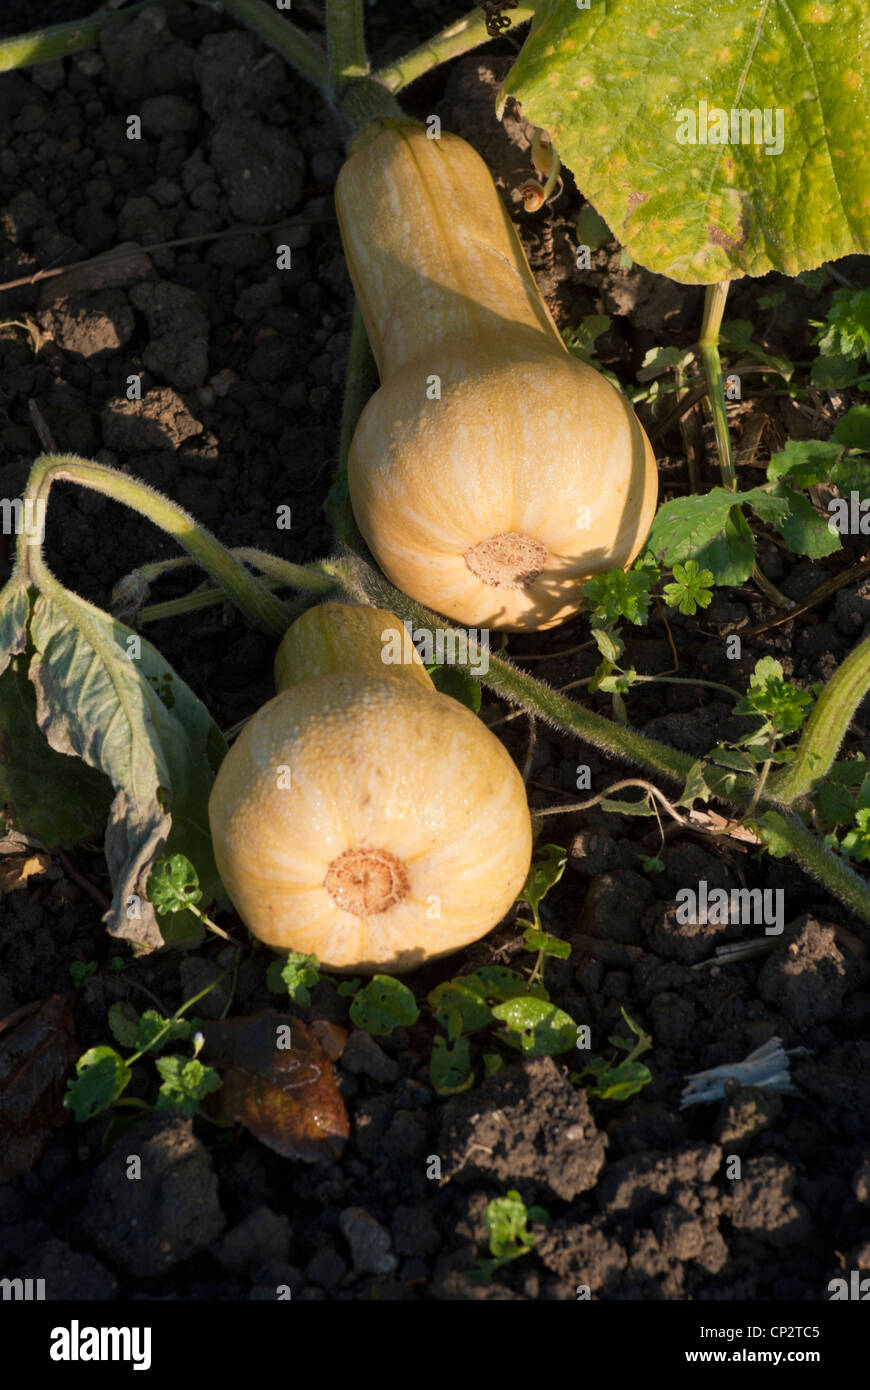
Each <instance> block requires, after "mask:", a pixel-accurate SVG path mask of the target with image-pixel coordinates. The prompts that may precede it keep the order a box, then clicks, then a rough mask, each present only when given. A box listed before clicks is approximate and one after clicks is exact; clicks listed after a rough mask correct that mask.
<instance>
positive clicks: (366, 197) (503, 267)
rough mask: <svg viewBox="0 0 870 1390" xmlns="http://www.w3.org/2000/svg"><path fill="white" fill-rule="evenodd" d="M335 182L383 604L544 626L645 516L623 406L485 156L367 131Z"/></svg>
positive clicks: (362, 512)
mask: <svg viewBox="0 0 870 1390" xmlns="http://www.w3.org/2000/svg"><path fill="white" fill-rule="evenodd" d="M351 148H352V150H353V152H352V153H351V154H350V156H349V158H348V159H347V161H346V162H345V164H344V166H343V168H342V169H341V172H340V174H339V177H338V182H337V184H336V193H335V201H336V209H337V212H338V219H339V224H340V227H341V235H342V240H343V243H344V249H345V253H346V256H347V262H348V267H349V271H350V276H351V280H352V282H353V285H354V289H355V291H356V294H357V297H358V300H359V304H360V309H361V312H362V315H363V319H364V321H365V325H366V329H367V331H368V335H369V339H370V341H371V344H372V349H373V351H374V355H375V359H376V361H377V365H378V369H379V372H380V377H381V386H380V388H379V390H378V391H377V392H376V393H375V395H374V396H373V397H372V398H371V400H370V401H369V402H368V404H367V405H366V407H365V409H364V411H363V413H362V416H361V418H360V421H359V425H358V427H357V430H356V433H355V435H354V438H353V442H352V446H351V450H350V457H349V460H348V483H349V488H350V496H351V503H352V506H353V511H354V515H355V517H356V520H357V523H358V525H359V528H360V530H361V531H362V533H363V536H364V537H365V539H366V541H367V543H368V545H369V547H370V549H371V551H372V553H373V554H374V556H375V557H376V559H377V560H378V562H379V564H380V565H381V568H382V569H383V570H384V573H385V574H386V575H387V576H388V577H389V578H390V579H391V580H392V581H393V583H394V584H396V585H397V586H398V587H399V588H400V589H403V590H404V591H405V592H406V593H408V594H410V595H411V596H412V597H413V598H415V599H418V600H419V601H420V602H422V603H425V604H427V605H429V606H430V607H432V608H434V609H436V610H437V611H438V612H440V613H444V614H446V615H447V616H448V617H450V618H453V619H454V620H456V621H457V622H459V623H462V624H464V625H466V626H468V627H495V628H508V629H515V630H522V629H535V628H546V627H552V626H553V625H554V624H556V623H559V622H562V621H564V619H565V618H567V617H569V616H570V615H571V614H572V613H574V612H576V611H577V609H578V608H579V606H580V596H581V588H582V585H583V582H584V581H585V579H586V578H588V577H589V576H590V575H592V574H594V573H597V572H599V571H601V570H605V569H612V568H615V567H618V566H624V567H627V566H628V565H629V564H630V563H631V562H632V560H633V559H634V558H635V556H636V555H637V554H638V552H639V550H640V548H641V546H642V544H643V542H644V540H645V538H646V535H647V532H648V530H649V527H650V524H651V522H652V518H653V515H654V513H655V508H656V498H657V487H658V476H657V470H656V464H655V458H654V456H653V452H652V449H651V447H650V444H649V441H648V439H647V437H646V435H645V434H644V431H643V429H642V428H641V426H640V424H639V422H638V420H637V418H636V417H635V415H634V412H633V411H632V409H631V406H630V404H629V402H628V400H627V399H626V398H625V397H624V396H622V395H621V393H620V392H619V391H617V390H616V389H615V388H614V387H613V386H611V385H610V383H609V382H608V381H606V380H605V378H604V377H603V376H601V374H600V373H599V372H596V371H594V370H593V368H591V367H589V366H586V365H585V364H584V363H582V362H579V361H577V360H576V358H574V357H572V356H571V354H570V353H569V352H568V350H567V349H566V347H565V345H564V343H563V342H562V339H561V337H560V336H559V333H558V330H557V329H556V326H555V324H554V322H553V319H552V317H551V315H550V313H549V310H548V309H547V306H546V305H545V304H544V302H543V300H542V298H541V296H540V294H539V292H538V289H537V286H536V284H535V281H534V277H533V275H532V272H531V270H530V268H529V265H528V262H527V260H526V257H525V254H524V252H523V248H522V246H521V244H520V241H519V238H518V237H517V234H516V232H515V230H514V227H513V224H512V223H511V220H510V218H509V217H508V215H507V213H506V211H505V209H504V207H503V205H502V202H501V199H500V197H499V195H498V191H497V189H496V187H495V185H494V183H493V181H492V178H491V177H490V174H489V171H488V169H487V168H486V165H485V164H484V162H483V160H481V158H480V157H479V155H478V154H477V153H476V152H475V151H474V150H473V149H472V148H471V146H470V145H468V144H467V143H466V142H465V141H464V140H461V139H459V138H458V137H457V136H454V135H450V134H447V133H443V134H442V135H441V137H440V139H437V140H430V139H429V138H428V136H427V133H426V129H425V128H424V127H423V126H421V125H418V124H417V123H416V122H413V121H399V120H385V121H382V122H380V123H378V124H377V125H375V126H373V127H371V128H370V129H369V130H368V131H367V132H366V133H365V134H364V135H363V136H362V137H360V138H358V140H357V141H356V143H355V145H353V146H352V147H351Z"/></svg>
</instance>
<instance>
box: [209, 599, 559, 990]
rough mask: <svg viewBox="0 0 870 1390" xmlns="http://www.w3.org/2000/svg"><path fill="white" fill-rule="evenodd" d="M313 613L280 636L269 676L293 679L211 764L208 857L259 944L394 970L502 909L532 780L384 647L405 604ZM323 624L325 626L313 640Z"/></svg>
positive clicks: (525, 863) (479, 929) (526, 829)
mask: <svg viewBox="0 0 870 1390" xmlns="http://www.w3.org/2000/svg"><path fill="white" fill-rule="evenodd" d="M340 608H343V609H344V612H343V613H341V614H340V615H339V620H338V621H334V622H333V624H332V625H331V627H330V625H329V613H328V610H332V614H333V619H335V618H336V614H335V610H336V609H340ZM319 612H320V610H311V611H310V612H309V613H308V614H305V615H303V618H302V619H299V620H298V622H297V623H296V624H294V625H293V628H291V629H290V633H289V634H288V636H287V637H286V638H285V641H284V643H283V644H282V649H283V653H284V657H283V661H282V662H279V665H280V670H279V680H280V679H281V678H282V674H283V677H284V678H285V679H289V678H293V677H298V678H299V683H297V684H292V685H289V686H288V688H286V689H285V690H283V691H282V692H281V693H280V694H279V695H277V696H276V697H275V698H274V699H273V700H270V701H269V703H268V704H266V705H265V706H264V707H263V708H262V709H261V710H259V711H258V712H257V714H255V715H254V717H253V718H252V719H251V720H250V721H249V723H248V724H247V725H246V726H245V728H244V729H243V730H242V732H241V734H240V735H239V738H238V739H237V740H236V742H235V743H234V744H233V745H232V747H231V748H230V750H229V753H228V754H227V756H226V758H225V759H224V761H223V763H222V765H221V767H220V769H219V771H218V774H217V778H216V780H215V784H214V787H213V789H212V794H211V799H210V802H209V820H210V824H211V831H212V840H213V844H214V851H215V859H216V862H217V866H218V870H219V872H220V875H221V879H222V881H223V884H224V887H225V888H226V890H227V893H228V894H229V897H230V898H231V900H232V902H233V903H234V905H235V907H236V909H237V911H238V913H239V916H240V917H241V918H242V920H243V922H244V923H245V925H246V926H247V927H248V928H249V930H250V931H251V932H253V934H254V935H255V936H257V937H259V938H260V940H262V941H264V942H266V943H267V944H268V945H270V946H273V947H275V948H276V949H280V950H290V951H300V952H304V953H307V954H308V953H310V954H315V955H316V956H317V957H318V959H319V961H320V962H321V964H322V965H323V966H324V967H325V968H326V969H328V970H334V971H338V972H359V973H368V974H371V973H374V972H376V971H385V972H387V973H401V972H404V971H408V970H411V969H413V968H415V967H416V966H418V965H421V964H422V963H423V962H424V961H428V960H433V959H436V958H437V957H439V956H443V955H447V954H449V953H451V952H453V951H456V950H459V949H460V948H461V947H462V946H465V945H468V944H469V943H470V942H472V941H476V940H477V939H478V938H479V937H481V936H483V935H484V934H485V933H486V932H487V931H489V930H490V928H491V927H493V926H494V925H495V924H496V923H497V922H498V921H500V920H501V918H502V917H503V916H504V915H505V913H506V912H507V911H508V909H509V908H510V906H511V904H512V903H513V902H514V900H515V898H516V896H517V894H518V892H519V890H520V889H521V887H522V885H523V883H524V881H525V877H526V874H527V873H528V868H529V863H530V859H531V846H532V832H531V820H530V816H529V810H528V805H527V802H526V795H525V787H524V785H523V781H522V778H521V776H520V774H519V772H518V771H517V768H516V766H515V764H514V762H513V760H512V759H511V757H510V755H509V754H508V752H507V750H506V749H505V748H504V747H503V745H502V744H501V743H500V742H499V740H498V739H497V738H496V737H495V735H494V734H492V733H490V732H489V730H488V729H487V728H486V727H485V726H484V725H483V723H482V722H481V721H480V720H479V719H478V718H477V716H476V715H474V714H473V713H472V711H471V710H469V709H467V708H466V707H465V706H464V705H461V704H460V703H459V702H458V701H456V700H453V699H451V698H450V697H449V696H446V695H441V694H439V693H438V692H436V691H435V689H434V687H433V686H432V684H431V681H430V679H429V676H428V675H427V673H426V671H425V668H423V666H422V664H420V662H419V657H417V658H416V663H415V662H414V660H413V659H410V660H409V661H408V662H407V663H406V664H405V665H402V666H391V665H388V664H383V663H382V662H380V660H379V658H378V657H377V652H378V651H380V650H381V645H382V634H383V633H384V632H388V631H389V630H390V628H391V627H392V628H393V630H395V628H396V627H399V629H401V625H400V624H399V623H398V619H396V618H395V617H394V616H393V615H392V614H384V613H380V612H379V611H378V610H371V609H355V608H348V607H346V606H344V605H332V604H330V605H324V610H323V615H321V616H318V613H319ZM320 625H323V627H322V629H321V630H323V631H326V630H329V636H328V637H327V638H326V639H325V640H324V641H323V642H322V643H321V644H320V645H318V642H317V631H318V627H319V626H320ZM294 629H298V638H299V640H298V642H295V641H294V638H293V633H294ZM414 656H415V657H416V653H414ZM375 662H377V665H375ZM354 666H357V667H358V669H357V670H356V671H355V672H354V669H353V668H354ZM378 666H381V667H382V670H378ZM337 667H342V668H343V669H344V673H343V674H338V673H337ZM313 671H317V672H319V674H314V675H312V674H311V673H312V672H313ZM421 677H422V679H421Z"/></svg>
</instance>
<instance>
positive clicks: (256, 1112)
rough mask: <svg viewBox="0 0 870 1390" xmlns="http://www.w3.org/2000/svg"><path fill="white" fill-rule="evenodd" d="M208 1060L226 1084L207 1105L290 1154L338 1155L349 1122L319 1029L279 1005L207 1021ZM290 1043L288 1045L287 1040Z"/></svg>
mask: <svg viewBox="0 0 870 1390" xmlns="http://www.w3.org/2000/svg"><path fill="white" fill-rule="evenodd" d="M202 1033H203V1036H204V1037H205V1047H204V1049H203V1053H202V1060H203V1061H204V1062H206V1063H208V1065H209V1066H212V1067H214V1068H215V1069H216V1070H217V1071H218V1072H219V1073H220V1076H221V1080H222V1082H223V1085H222V1087H221V1089H220V1090H219V1091H216V1092H215V1093H214V1094H213V1095H211V1096H209V1098H208V1101H207V1109H208V1110H209V1112H210V1113H211V1114H212V1115H213V1116H214V1118H215V1119H217V1120H219V1121H222V1122H223V1123H227V1124H231V1123H236V1124H242V1125H244V1126H245V1128H246V1129H249V1130H250V1131H251V1133H252V1134H253V1135H254V1136H255V1137H256V1138H257V1139H259V1140H260V1142H261V1143H262V1144H265V1145H267V1147H268V1148H270V1149H274V1150H275V1152H276V1153H279V1154H282V1155H283V1156H284V1157H285V1158H301V1159H304V1160H305V1161H306V1162H309V1163H316V1162H319V1161H320V1160H322V1159H324V1158H333V1159H334V1158H338V1157H339V1156H340V1155H341V1152H342V1149H343V1148H344V1145H345V1142H346V1140H347V1137H348V1135H349V1133H350V1122H349V1120H348V1116H347V1110H346V1109H345V1105H344V1101H343V1100H342V1098H341V1094H340V1092H339V1089H338V1086H337V1085H336V1082H335V1077H334V1075H333V1072H332V1066H331V1065H330V1062H329V1058H328V1057H327V1055H326V1053H325V1052H324V1050H323V1048H322V1047H321V1045H320V1043H319V1041H318V1040H317V1038H316V1037H315V1035H314V1034H313V1032H312V1031H311V1030H310V1029H308V1028H306V1026H305V1024H304V1023H302V1022H301V1021H300V1020H299V1019H298V1018H295V1017H294V1016H293V1015H292V1014H279V1013H276V1011H275V1010H274V1009H265V1010H264V1011H263V1013H260V1014H253V1015H252V1016H251V1017H250V1018H232V1019H224V1020H223V1021H222V1022H220V1023H204V1024H202ZM288 1044H289V1045H288Z"/></svg>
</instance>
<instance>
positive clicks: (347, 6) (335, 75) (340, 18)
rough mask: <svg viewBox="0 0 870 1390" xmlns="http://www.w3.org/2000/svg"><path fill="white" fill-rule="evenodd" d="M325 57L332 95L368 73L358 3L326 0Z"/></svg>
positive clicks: (360, 1) (363, 33) (358, 0)
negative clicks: (352, 80) (353, 79)
mask: <svg viewBox="0 0 870 1390" xmlns="http://www.w3.org/2000/svg"><path fill="white" fill-rule="evenodd" d="M326 54H327V63H328V66H329V82H330V86H331V88H332V90H333V92H340V91H341V89H342V87H344V86H345V85H346V83H347V82H348V81H349V80H350V79H351V78H354V77H365V76H367V74H368V70H369V60H368V54H367V53H366V41H365V31H364V27H363V7H362V0H326Z"/></svg>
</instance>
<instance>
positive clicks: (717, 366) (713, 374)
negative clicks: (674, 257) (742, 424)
mask: <svg viewBox="0 0 870 1390" xmlns="http://www.w3.org/2000/svg"><path fill="white" fill-rule="evenodd" d="M728 283H729V282H728V281H727V280H719V281H718V282H717V283H716V284H714V285H707V287H706V289H705V291H704V317H703V320H702V322H701V336H700V338H699V339H698V353H699V355H700V358H701V365H702V366H703V368H704V377H705V379H706V382H707V394H708V396H709V398H710V409H711V410H712V412H713V428H714V430H715V432H716V448H717V449H718V451H719V470H720V472H721V474H722V486H723V487H725V488H728V490H729V491H730V492H736V491H737V473H736V471H735V468H734V456H733V454H732V452H731V436H730V434H729V432H728V416H727V414H726V411H725V388H724V386H723V384H722V359H721V358H720V356H719V330H720V328H721V327H722V315H723V314H724V312H725V300H726V299H727V297H728Z"/></svg>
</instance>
